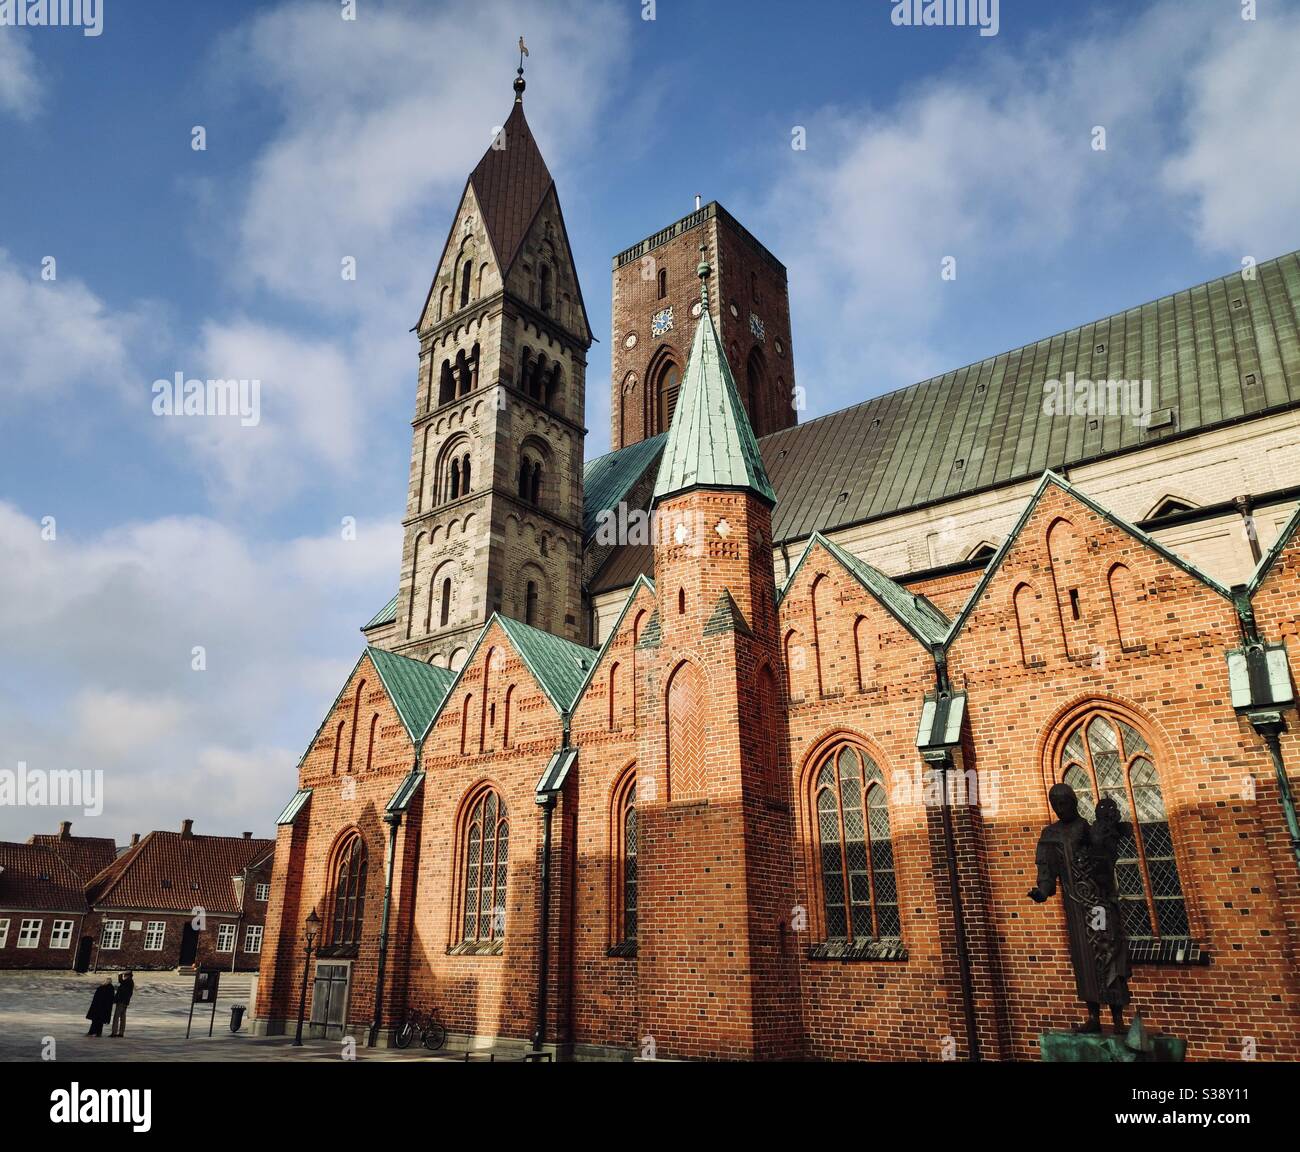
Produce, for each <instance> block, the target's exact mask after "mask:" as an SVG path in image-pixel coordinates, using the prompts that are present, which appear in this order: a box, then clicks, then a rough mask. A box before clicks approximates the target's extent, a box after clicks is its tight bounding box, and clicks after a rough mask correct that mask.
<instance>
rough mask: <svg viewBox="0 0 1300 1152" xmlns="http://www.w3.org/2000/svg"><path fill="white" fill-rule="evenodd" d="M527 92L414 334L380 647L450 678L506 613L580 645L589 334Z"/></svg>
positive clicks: (483, 168) (463, 213) (474, 180)
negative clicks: (528, 115)
mask: <svg viewBox="0 0 1300 1152" xmlns="http://www.w3.org/2000/svg"><path fill="white" fill-rule="evenodd" d="M523 92H524V80H523V72H522V69H521V70H520V73H519V77H518V79H516V81H515V93H516V95H515V103H514V107H513V109H512V110H511V113H510V116H509V118H508V119H507V120H506V122H505V125H504V126H503V127H502V128H501V130H500V132H499V133H498V134H497V136H496V137H495V138H494V140H493V142H492V146H491V147H490V148H489V149H488V150H487V152H486V153H484V155H483V159H482V160H480V161H479V164H478V166H477V167H476V168H475V169H474V171H473V173H472V174H471V175H470V177H469V180H468V181H467V183H466V186H465V192H464V194H463V195H462V197H461V201H460V207H459V209H458V210H457V212H456V218H455V220H454V222H453V223H452V226H451V232H450V233H449V235H448V237H447V243H446V246H445V248H444V249H443V254H442V258H441V260H440V261H439V264H438V269H437V274H436V275H435V277H434V280H433V285H432V287H431V288H430V289H429V295H428V299H427V300H426V302H425V305H424V311H423V314H422V315H421V317H420V321H419V324H418V326H417V331H418V333H419V338H420V374H419V387H418V390H417V397H416V407H415V418H414V420H413V421H412V428H413V431H414V435H413V438H412V447H411V479H410V487H409V491H408V496H407V508H406V517H405V519H404V521H403V524H404V527H405V537H404V543H403V547H402V572H401V581H400V586H399V590H398V594H397V605H396V620H395V622H394V624H393V625H392V626H391V627H387V628H385V629H384V630H383V635H382V636H377V637H375V638H374V640H373V642H376V643H382V644H383V645H384V646H386V647H389V648H392V649H393V650H395V651H398V652H401V653H402V654H403V655H406V656H412V657H415V658H417V659H420V660H426V661H430V662H433V663H435V664H440V665H444V666H450V667H458V666H459V664H460V662H461V661H463V660H464V658H465V655H466V654H467V651H468V649H469V647H470V645H471V644H472V643H473V640H474V638H475V636H476V635H477V633H478V631H479V630H480V629H481V628H482V626H483V623H484V621H485V620H487V619H488V618H489V617H490V616H491V615H492V613H493V612H494V611H500V612H501V613H503V614H504V615H506V616H511V617H514V618H515V619H518V620H522V621H525V622H527V623H530V624H534V625H536V626H537V627H539V628H543V629H545V630H547V631H549V632H553V633H555V634H556V635H559V636H564V637H567V638H569V639H572V640H577V639H580V638H581V622H582V612H581V573H582V463H583V439H584V425H583V410H584V403H585V372H586V364H587V359H586V357H587V349H588V348H589V347H590V346H591V341H592V335H591V330H590V327H589V325H588V322H587V313H586V308H585V307H584V305H583V301H582V292H581V289H580V288H579V286H578V276H577V272H576V269H575V267H574V262H573V253H572V251H571V250H570V247H569V239H568V234H567V232H566V230H565V226H564V217H563V214H562V213H561V211H560V202H559V198H558V196H557V195H556V191H555V183H554V181H553V180H552V179H551V175H550V172H549V171H548V170H547V167H546V162H545V160H543V159H542V154H541V152H540V151H539V150H538V147H537V144H536V142H535V141H534V139H533V134H532V132H531V131H530V129H529V127H528V121H527V120H526V119H525V118H524V106H523ZM368 635H369V633H368Z"/></svg>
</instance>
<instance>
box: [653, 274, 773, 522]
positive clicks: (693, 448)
mask: <svg viewBox="0 0 1300 1152" xmlns="http://www.w3.org/2000/svg"><path fill="white" fill-rule="evenodd" d="M701 268H703V269H705V274H706V275H707V268H706V266H704V265H701ZM693 488H740V489H746V490H748V491H750V492H753V493H754V494H755V495H757V496H759V497H761V498H762V499H763V500H766V501H767V503H768V504H775V503H776V493H775V492H773V491H772V485H771V483H770V482H769V481H768V478H767V472H766V471H765V470H764V468H763V458H762V456H761V455H760V454H759V450H758V441H757V440H755V439H754V430H753V428H751V427H750V424H749V417H748V416H747V415H746V414H745V406H744V404H743V403H741V399H740V393H739V392H738V391H736V381H735V380H734V379H733V378H732V375H731V367H730V366H729V365H728V364H727V357H726V354H725V353H724V352H723V350H722V341H721V340H719V339H718V330H717V329H716V328H715V327H714V326H713V317H712V315H710V313H709V310H708V308H707V307H706V308H705V309H704V310H703V312H702V313H701V315H700V322H699V323H698V324H697V325H696V326H695V339H694V341H693V343H692V347H691V355H690V358H689V359H688V360H687V362H686V372H685V374H684V376H683V379H682V386H681V391H680V393H678V398H677V407H676V408H675V409H674V410H673V419H672V423H671V424H670V425H669V427H668V440H667V442H666V443H665V445H664V450H663V457H662V459H661V460H660V462H659V475H658V478H657V479H656V480H655V488H654V498H653V501H652V502H653V503H656V504H657V503H658V502H659V501H660V500H663V499H664V498H665V497H668V496H674V495H677V494H678V493H681V492H689V491H690V490H691V489H693Z"/></svg>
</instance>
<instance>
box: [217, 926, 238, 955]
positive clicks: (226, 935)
mask: <svg viewBox="0 0 1300 1152" xmlns="http://www.w3.org/2000/svg"><path fill="white" fill-rule="evenodd" d="M236 934H237V929H236V927H235V925H234V924H229V923H227V924H218V925H217V951H218V952H219V953H220V952H233V951H234V950H235V936H236Z"/></svg>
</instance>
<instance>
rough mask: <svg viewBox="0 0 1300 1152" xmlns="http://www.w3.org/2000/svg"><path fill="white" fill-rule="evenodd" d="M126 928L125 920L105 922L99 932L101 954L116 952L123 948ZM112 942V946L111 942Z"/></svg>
mask: <svg viewBox="0 0 1300 1152" xmlns="http://www.w3.org/2000/svg"><path fill="white" fill-rule="evenodd" d="M125 927H126V921H125V920H105V921H104V923H103V925H102V926H101V928H100V931H99V950H100V951H101V952H116V951H117V950H118V949H119V948H121V947H122V930H123V929H124V928H125ZM110 940H111V941H112V943H111V944H110V943H109V941H110Z"/></svg>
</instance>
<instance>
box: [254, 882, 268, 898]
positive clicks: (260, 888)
mask: <svg viewBox="0 0 1300 1152" xmlns="http://www.w3.org/2000/svg"><path fill="white" fill-rule="evenodd" d="M253 899H254V900H259V901H266V900H269V899H271V885H269V884H258V885H256V886H255V887H254V888H253Z"/></svg>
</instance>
